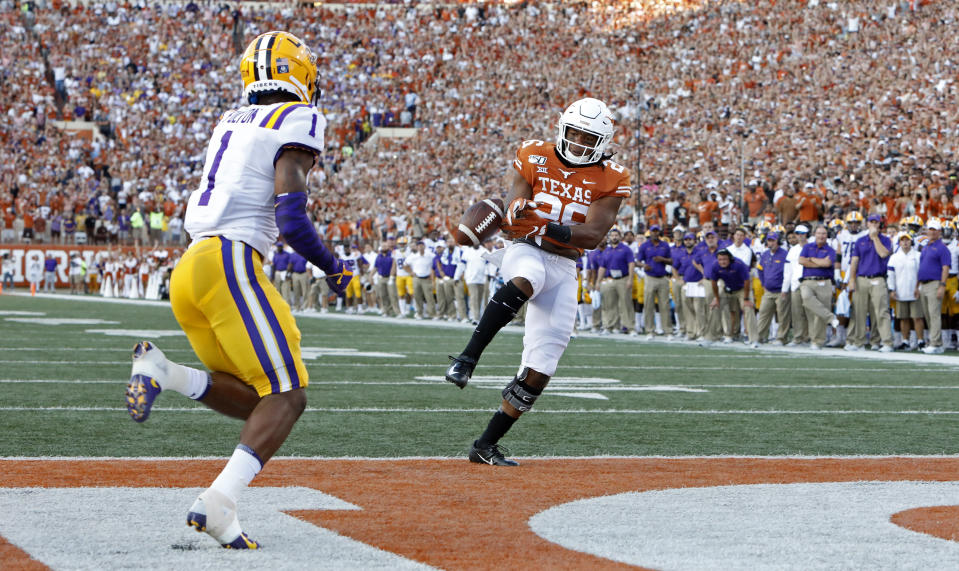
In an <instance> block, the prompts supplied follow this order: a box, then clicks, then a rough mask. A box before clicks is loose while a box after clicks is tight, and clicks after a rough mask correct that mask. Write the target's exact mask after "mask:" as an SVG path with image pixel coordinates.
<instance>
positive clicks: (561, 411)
mask: <svg viewBox="0 0 959 571" xmlns="http://www.w3.org/2000/svg"><path fill="white" fill-rule="evenodd" d="M153 410H154V411H162V412H213V411H212V410H210V409H208V408H206V407H199V406H196V407H186V408H178V407H169V408H166V407H154V408H153ZM496 410H497V409H494V408H386V407H368V408H362V407H355V408H332V407H330V408H312V407H307V408H306V410H305V411H304V412H327V413H351V414H352V413H363V412H370V413H373V412H384V413H396V412H403V413H428V414H434V413H491V412H495V411H496ZM125 411H126V407H109V406H4V407H0V412H125ZM529 412H530V413H532V414H661V415H667V414H679V415H690V414H692V415H777V414H786V415H880V416H882V415H886V416H890V415H892V416H901V415H908V416H914V415H923V414H928V415H937V416H955V415H959V410H716V409H713V410H689V409H681V410H668V409H615V408H610V409H596V410H586V409H534V410H531V411H529Z"/></svg>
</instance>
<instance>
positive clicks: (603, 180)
mask: <svg viewBox="0 0 959 571" xmlns="http://www.w3.org/2000/svg"><path fill="white" fill-rule="evenodd" d="M555 148H556V145H555V144H553V143H546V142H543V141H537V140H530V141H523V144H522V145H520V147H519V149H517V150H516V159H515V160H514V161H513V166H514V167H515V168H516V170H518V171H519V173H520V174H521V175H523V178H525V179H526V182H528V183H529V185H530V186H531V187H532V188H533V198H532V200H533V201H534V202H536V203H537V204H538V206H537V207H536V211H537V212H538V213H539V215H540V216H542V217H543V218H545V219H547V220H554V221H556V222H559V223H560V224H566V225H575V224H582V223H584V222H586V212H587V211H588V210H589V205H590V204H592V203H593V201H595V200H599V199H600V198H605V197H607V196H619V197H622V198H629V196H630V194H631V193H632V190H631V188H630V186H629V169H627V168H626V167H624V166H622V165H620V164H617V163H614V162H613V161H610V160H605V161H602V162H601V163H598V164H591V165H587V166H582V167H575V166H566V164H564V163H563V162H562V161H561V160H560V159H559V157H558V156H557V155H556V150H555ZM565 246H566V247H569V246H568V245H565Z"/></svg>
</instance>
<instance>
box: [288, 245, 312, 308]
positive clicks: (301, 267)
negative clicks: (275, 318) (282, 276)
mask: <svg viewBox="0 0 959 571" xmlns="http://www.w3.org/2000/svg"><path fill="white" fill-rule="evenodd" d="M290 273H291V274H292V280H291V281H292V286H293V287H292V291H291V292H290V298H291V299H292V300H293V303H291V304H290V306H292V307H294V308H296V309H298V310H301V311H302V310H304V309H306V307H307V305H309V296H310V272H308V271H306V258H304V257H303V256H301V255H300V254H299V253H297V252H296V251H295V250H294V251H293V253H291V254H290Z"/></svg>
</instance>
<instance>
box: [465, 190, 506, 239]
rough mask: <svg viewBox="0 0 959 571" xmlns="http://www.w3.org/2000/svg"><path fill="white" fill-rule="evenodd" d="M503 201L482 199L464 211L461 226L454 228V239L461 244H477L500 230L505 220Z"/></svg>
mask: <svg viewBox="0 0 959 571" xmlns="http://www.w3.org/2000/svg"><path fill="white" fill-rule="evenodd" d="M503 211H504V207H503V201H502V200H500V199H499V198H487V199H485V200H481V201H479V202H477V203H475V204H473V205H471V206H470V207H469V208H467V209H466V212H464V213H463V217H462V218H460V223H459V226H457V227H456V228H454V229H453V239H454V240H456V243H457V244H459V245H460V246H477V245H479V244H480V243H481V242H482V241H483V240H485V239H487V238H489V237H490V236H492V235H493V234H495V233H496V232H497V231H498V230H499V225H500V223H501V222H502V221H503Z"/></svg>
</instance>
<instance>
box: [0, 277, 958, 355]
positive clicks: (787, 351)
mask: <svg viewBox="0 0 959 571" xmlns="http://www.w3.org/2000/svg"><path fill="white" fill-rule="evenodd" d="M4 295H12V296H19V297H36V298H39V299H59V300H63V301H67V300H69V301H84V302H88V303H118V304H124V305H152V306H156V307H170V302H169V301H150V300H143V299H120V298H104V297H99V296H86V295H84V296H76V295H69V294H49V293H46V294H44V293H37V294H36V295H35V296H31V295H30V293H29V292H10V293H9V294H8V293H4ZM293 315H294V316H295V317H296V318H298V319H299V318H306V319H320V320H329V321H353V322H357V321H358V322H366V323H378V324H389V325H402V326H407V327H417V328H418V329H420V330H424V329H457V330H472V329H474V327H475V326H474V325H471V324H469V323H459V322H455V321H433V320H424V321H417V320H414V319H397V318H393V317H382V316H378V315H347V314H337V313H317V312H304V311H294V312H293ZM501 332H505V333H507V334H524V333H525V328H524V327H522V326H519V325H507V326H506V327H504V328H503V329H501ZM432 333H433V332H432V331H431V332H430V333H425V332H424V333H421V335H432ZM437 333H439V332H437ZM574 335H575V337H576V338H581V339H603V340H606V341H609V342H613V343H623V344H628V345H629V346H630V350H631V351H632V348H633V347H639V348H650V349H653V348H655V349H661V348H662V347H663V346H674V347H687V348H690V349H693V350H694V351H695V352H694V353H693V354H692V355H681V356H679V358H686V357H689V356H704V357H705V356H712V357H714V358H715V359H727V358H737V356H734V355H731V354H729V353H721V352H719V351H721V350H725V351H731V352H733V353H734V354H735V353H738V354H739V355H740V356H738V358H744V359H752V358H766V357H769V358H783V357H789V356H796V357H800V358H810V357H813V358H815V359H816V360H817V361H822V360H831V359H837V360H855V361H859V362H863V361H884V362H897V363H911V364H912V365H913V366H916V365H919V366H930V365H939V366H946V367H949V368H950V369H957V368H959V357H957V356H956V355H925V354H922V353H878V352H876V351H859V352H855V353H851V352H848V351H844V350H843V349H821V350H818V351H814V350H812V349H809V348H808V347H771V346H769V345H763V348H762V350H761V351H762V352H757V351H756V350H755V349H752V348H749V347H747V346H746V345H743V344H741V343H731V344H728V345H727V344H724V343H720V344H716V345H713V346H711V347H708V348H702V347H698V346H697V344H696V342H695V341H691V342H681V341H672V342H669V341H665V340H660V339H657V340H655V341H644V340H643V338H642V337H635V338H631V337H625V336H624V337H622V338H619V337H616V336H613V337H611V336H608V335H599V334H595V333H587V332H584V331H577V332H575V333H574ZM313 336H318V337H323V336H325V335H322V334H314V335H313ZM330 336H331V337H334V338H335V337H336V335H330ZM0 340H9V341H22V338H21V337H6V336H0ZM653 344H655V345H653ZM703 349H705V351H704V350H703ZM717 350H719V351H717ZM647 355H649V356H659V355H660V354H658V353H648V354H647ZM0 362H2V361H0ZM566 367H567V368H568V366H566ZM510 368H515V367H510ZM582 368H597V367H586V366H583V367H582ZM643 368H648V367H643ZM706 369H707V370H712V369H709V368H706ZM697 370H699V369H697ZM771 370H794V369H771ZM804 370H818V369H805V368H804ZM825 370H832V369H825ZM846 370H849V371H874V370H879V371H883V370H887V369H846ZM910 372H916V371H910Z"/></svg>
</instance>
